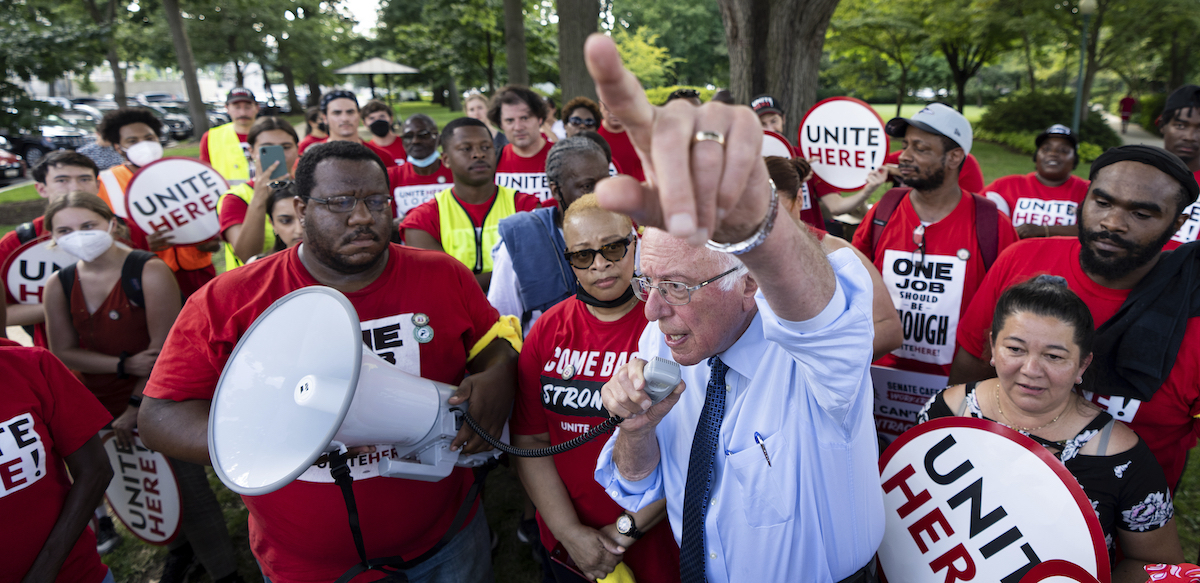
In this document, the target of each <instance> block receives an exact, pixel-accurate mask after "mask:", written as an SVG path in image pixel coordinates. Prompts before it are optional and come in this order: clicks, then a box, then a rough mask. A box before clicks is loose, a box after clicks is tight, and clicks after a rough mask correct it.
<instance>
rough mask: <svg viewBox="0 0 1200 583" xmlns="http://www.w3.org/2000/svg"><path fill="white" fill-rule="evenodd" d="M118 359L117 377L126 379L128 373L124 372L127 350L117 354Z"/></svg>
mask: <svg viewBox="0 0 1200 583" xmlns="http://www.w3.org/2000/svg"><path fill="white" fill-rule="evenodd" d="M117 358H119V359H120V360H118V361H117V378H118V379H127V378H129V375H128V374H127V373H126V372H125V359H127V358H129V353H128V352H122V353H121V354H120V355H118V356H117Z"/></svg>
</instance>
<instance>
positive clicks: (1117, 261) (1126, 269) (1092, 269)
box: [1077, 209, 1175, 281]
mask: <svg viewBox="0 0 1200 583" xmlns="http://www.w3.org/2000/svg"><path fill="white" fill-rule="evenodd" d="M1077 210H1081V209H1077ZM1078 222H1079V243H1080V245H1081V247H1080V249H1079V264H1080V266H1081V267H1083V270H1084V271H1085V272H1087V273H1089V274H1091V275H1095V276H1097V277H1100V278H1101V279H1105V280H1108V281H1113V280H1118V279H1121V278H1123V277H1125V276H1127V275H1129V274H1130V273H1133V272H1134V271H1136V270H1138V269H1140V268H1141V267H1143V266H1145V265H1146V264H1147V263H1149V262H1150V261H1151V260H1153V259H1154V257H1155V256H1157V255H1158V254H1159V252H1161V251H1162V248H1163V245H1166V244H1167V241H1170V240H1171V236H1172V235H1174V234H1175V231H1173V230H1170V229H1168V230H1167V231H1165V232H1164V233H1163V234H1162V235H1161V236H1159V237H1158V239H1157V240H1154V241H1151V242H1150V243H1148V244H1146V245H1141V246H1139V245H1137V244H1136V243H1133V242H1131V241H1128V240H1126V239H1122V238H1121V237H1119V236H1117V235H1114V234H1113V233H1110V232H1108V231H1104V230H1100V231H1090V230H1088V228H1087V225H1085V224H1084V222H1083V214H1082V213H1080V214H1079V218H1078ZM1096 241H1106V242H1108V243H1111V244H1113V245H1117V246H1118V247H1121V248H1122V249H1125V250H1126V251H1127V253H1126V254H1125V255H1117V256H1111V257H1106V256H1105V255H1104V254H1105V253H1107V252H1105V251H1097V250H1095V249H1093V248H1092V247H1091V244H1092V243H1095V242H1096Z"/></svg>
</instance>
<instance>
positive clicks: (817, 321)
mask: <svg viewBox="0 0 1200 583" xmlns="http://www.w3.org/2000/svg"><path fill="white" fill-rule="evenodd" d="M835 275H836V274H835ZM833 281H834V287H833V297H831V298H829V303H828V304H825V309H823V310H821V313H820V314H817V315H816V316H813V317H812V318H809V319H807V320H805V321H803V322H790V321H788V320H784V319H783V318H780V317H778V316H776V318H775V319H776V321H778V322H779V325H780V326H782V327H783V328H784V329H785V330H787V331H788V332H792V333H795V334H806V333H809V332H815V331H817V330H820V329H822V328H824V327H826V326H828V325H830V324H832V323H833V322H834V321H835V320H837V319H838V317H839V316H841V315H842V313H843V312H845V311H846V294H845V292H843V291H842V286H841V283H840V282H839V281H838V280H837V277H834V279H833Z"/></svg>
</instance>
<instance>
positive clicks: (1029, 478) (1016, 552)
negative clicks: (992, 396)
mask: <svg viewBox="0 0 1200 583" xmlns="http://www.w3.org/2000/svg"><path fill="white" fill-rule="evenodd" d="M879 468H880V476H881V481H882V483H883V492H884V495H883V496H884V513H885V516H886V524H887V526H886V529H885V531H884V536H883V543H882V544H881V545H880V547H879V553H878V557H879V566H880V570H881V572H882V573H883V574H884V575H885V578H889V579H891V580H893V581H896V582H900V581H904V582H913V583H924V582H931V583H932V582H938V583H943V582H946V581H973V582H983V581H987V582H991V583H994V582H997V581H999V582H1002V583H1017V582H1018V581H1023V580H1024V579H1023V578H1024V577H1025V576H1026V575H1028V574H1030V573H1032V572H1033V569H1035V568H1036V567H1038V565H1039V564H1042V563H1046V562H1049V561H1051V560H1058V561H1065V562H1066V563H1070V564H1072V565H1075V566H1077V567H1079V569H1081V570H1083V571H1084V572H1085V573H1086V574H1087V575H1089V576H1090V577H1093V578H1095V580H1096V581H1099V582H1100V583H1109V581H1110V574H1109V566H1108V550H1107V547H1106V546H1105V543H1104V534H1103V531H1102V530H1101V529H1100V522H1099V520H1098V519H1097V518H1096V512H1095V511H1094V510H1093V509H1092V504H1091V502H1090V501H1089V500H1088V498H1087V496H1086V495H1085V494H1084V492H1083V488H1081V487H1080V486H1079V483H1078V482H1077V481H1076V480H1075V477H1074V476H1072V475H1071V473H1070V472H1069V471H1067V468H1066V467H1065V466H1063V465H1062V463H1061V462H1059V461H1058V460H1057V459H1055V458H1054V456H1052V455H1050V453H1049V452H1047V451H1046V450H1045V448H1043V447H1042V446H1040V445H1038V444H1037V443H1035V442H1034V441H1033V440H1032V439H1029V438H1028V437H1025V436H1023V435H1021V434H1019V433H1017V432H1015V431H1013V430H1011V429H1009V428H1007V427H1004V426H1002V425H1000V424H997V423H993V422H991V421H987V420H985V419H975V418H967V417H948V418H943V419H936V420H933V421H930V422H928V423H923V424H921V425H918V426H916V427H914V428H913V429H911V430H909V431H907V432H905V433H904V434H903V435H901V436H900V437H899V439H897V440H896V441H895V442H894V443H893V444H892V445H891V446H890V447H888V449H887V450H886V451H885V452H884V454H883V456H881V457H880V459H879ZM1055 565H1058V563H1055ZM1059 567H1060V568H1059V569H1058V570H1057V571H1054V572H1052V573H1051V574H1050V575H1047V577H1051V576H1056V575H1060V576H1068V577H1069V576H1070V573H1068V572H1067V571H1063V570H1062V569H1061V565H1059ZM1043 569H1046V568H1043ZM888 574H890V577H888ZM1075 580H1076V581H1088V579H1080V578H1078V577H1076V578H1075Z"/></svg>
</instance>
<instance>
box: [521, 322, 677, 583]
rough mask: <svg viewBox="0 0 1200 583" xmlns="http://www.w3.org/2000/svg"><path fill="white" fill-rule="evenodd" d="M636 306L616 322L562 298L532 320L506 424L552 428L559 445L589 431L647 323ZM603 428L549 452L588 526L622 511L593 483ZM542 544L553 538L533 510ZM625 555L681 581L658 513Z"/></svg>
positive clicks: (648, 577) (657, 574)
mask: <svg viewBox="0 0 1200 583" xmlns="http://www.w3.org/2000/svg"><path fill="white" fill-rule="evenodd" d="M646 324H647V320H646V314H645V310H643V309H642V306H634V309H633V310H631V311H630V312H629V313H628V314H626V315H625V316H624V317H622V318H621V319H620V320H617V321H615V322H602V321H600V320H599V319H597V318H596V317H595V316H592V315H591V313H590V312H588V310H587V304H584V303H583V302H581V301H579V300H578V299H577V298H567V299H566V300H563V301H562V302H559V303H558V304H557V305H555V306H554V307H552V308H550V309H549V310H546V313H545V314H543V315H542V317H541V318H539V319H538V321H537V322H535V323H534V324H533V328H532V329H530V331H529V336H528V337H527V338H526V339H525V346H524V347H523V348H522V350H521V358H520V360H519V366H518V369H519V371H520V372H519V378H520V381H521V390H520V392H519V393H518V395H517V399H516V403H515V404H514V406H513V415H512V420H511V421H509V429H510V430H511V431H512V433H513V434H514V435H538V434H542V433H549V434H550V443H551V444H552V445H557V444H559V443H563V442H566V441H570V440H572V439H574V438H576V437H579V436H580V435H583V434H585V433H587V432H588V431H591V430H592V429H593V428H595V427H596V426H597V425H600V424H601V423H604V421H605V420H607V419H608V417H609V415H608V411H607V410H605V409H604V405H603V404H602V403H601V401H600V388H601V387H603V386H604V383H605V382H606V381H608V379H609V378H611V377H612V375H613V373H614V372H615V371H616V370H617V368H618V367H620V366H622V365H624V364H625V363H626V362H628V361H629V359H630V358H632V357H634V356H636V355H637V346H638V338H640V337H641V335H642V330H644V329H645V328H646ZM608 437H609V436H608V435H602V436H600V437H597V438H596V439H593V440H591V441H589V442H587V443H586V444H584V445H582V446H580V447H578V448H575V449H573V450H571V451H569V452H566V453H563V454H559V455H556V456H554V467H555V468H556V469H557V470H558V475H559V477H560V478H562V482H563V485H564V486H565V487H566V489H567V495H568V496H570V498H571V504H572V505H573V506H574V507H575V512H576V514H578V516H579V521H580V522H582V523H583V524H585V525H587V526H590V527H592V528H600V527H603V526H606V525H609V524H612V523H614V522H616V520H617V517H618V516H620V515H621V512H622V511H623V510H622V509H621V507H620V506H618V505H617V503H616V502H613V499H612V498H610V497H609V496H608V493H606V492H605V491H604V488H603V487H602V486H601V485H600V484H598V483H596V478H595V477H594V476H593V473H594V472H595V471H596V459H597V458H598V457H600V450H601V449H603V448H604V444H605V443H606V442H607V441H608ZM537 518H538V527H539V529H540V531H541V535H542V544H543V545H544V546H545V547H546V548H547V549H553V548H554V547H555V545H556V544H557V543H558V540H557V539H556V538H555V537H554V535H553V533H551V532H550V529H549V528H548V527H547V526H546V523H545V521H544V520H543V519H542V515H541V512H539V513H538V516H537ZM624 561H625V563H626V564H627V565H629V567H630V568H631V569H633V572H634V576H635V577H636V578H637V579H638V580H639V581H679V547H678V546H677V545H676V544H675V537H674V535H673V534H672V533H671V529H670V527H669V526H668V524H667V523H666V522H665V521H664V522H661V523H659V524H657V525H655V527H654V528H652V529H650V531H649V532H647V533H646V535H645V536H644V537H642V539H641V540H640V541H638V543H637V544H636V545H633V546H632V547H630V548H629V550H628V552H626V553H625V558H624Z"/></svg>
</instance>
